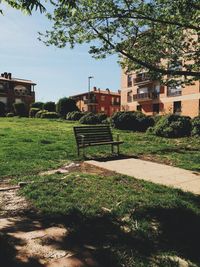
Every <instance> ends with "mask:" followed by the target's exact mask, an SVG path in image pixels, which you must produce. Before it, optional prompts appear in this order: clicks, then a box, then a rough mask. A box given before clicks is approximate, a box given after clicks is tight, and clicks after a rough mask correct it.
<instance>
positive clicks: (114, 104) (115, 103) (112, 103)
mask: <svg viewBox="0 0 200 267" xmlns="http://www.w3.org/2000/svg"><path fill="white" fill-rule="evenodd" d="M111 106H120V103H119V102H116V101H114V102H111Z"/></svg>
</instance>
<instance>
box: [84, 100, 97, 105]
mask: <svg viewBox="0 0 200 267" xmlns="http://www.w3.org/2000/svg"><path fill="white" fill-rule="evenodd" d="M84 104H86V105H98V101H97V100H96V99H86V100H84Z"/></svg>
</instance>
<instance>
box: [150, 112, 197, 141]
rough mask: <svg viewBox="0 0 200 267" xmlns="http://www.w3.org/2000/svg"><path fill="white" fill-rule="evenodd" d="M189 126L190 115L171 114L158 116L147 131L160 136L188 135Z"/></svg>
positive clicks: (190, 126) (189, 131)
mask: <svg viewBox="0 0 200 267" xmlns="http://www.w3.org/2000/svg"><path fill="white" fill-rule="evenodd" d="M191 128H192V125H191V119H190V117H187V116H179V115H175V114H172V115H166V116H163V117H162V118H160V120H159V121H158V122H157V123H156V125H155V126H154V127H153V128H151V129H149V132H151V133H152V134H155V135H157V136H161V137H167V138H176V137H184V136H190V134H191Z"/></svg>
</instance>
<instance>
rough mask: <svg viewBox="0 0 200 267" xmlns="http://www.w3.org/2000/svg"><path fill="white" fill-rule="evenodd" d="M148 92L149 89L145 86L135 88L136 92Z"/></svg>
mask: <svg viewBox="0 0 200 267" xmlns="http://www.w3.org/2000/svg"><path fill="white" fill-rule="evenodd" d="M148 92H149V89H148V88H147V87H143V88H138V89H137V93H138V94H147V93H148Z"/></svg>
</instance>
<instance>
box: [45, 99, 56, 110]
mask: <svg viewBox="0 0 200 267" xmlns="http://www.w3.org/2000/svg"><path fill="white" fill-rule="evenodd" d="M43 109H45V110H48V111H49V112H55V111H56V104H55V102H52V101H50V102H46V103H44V105H43Z"/></svg>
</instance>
